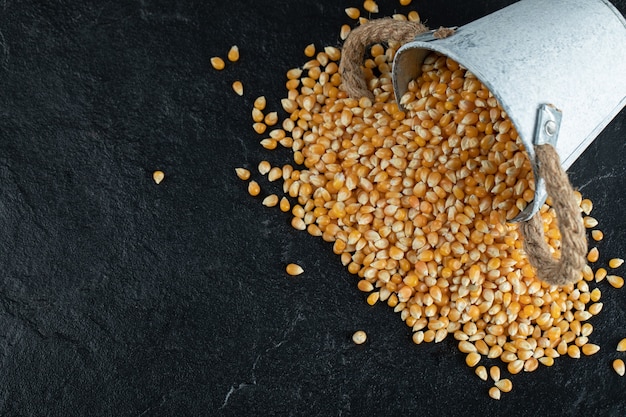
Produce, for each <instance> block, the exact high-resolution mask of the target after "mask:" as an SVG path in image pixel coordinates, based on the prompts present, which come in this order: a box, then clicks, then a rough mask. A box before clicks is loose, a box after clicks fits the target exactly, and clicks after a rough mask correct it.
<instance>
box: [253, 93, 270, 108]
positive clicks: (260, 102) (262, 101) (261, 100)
mask: <svg viewBox="0 0 626 417" xmlns="http://www.w3.org/2000/svg"><path fill="white" fill-rule="evenodd" d="M252 105H253V107H254V108H255V109H257V110H261V111H263V110H265V106H266V105H267V99H266V98H265V96H259V97H257V98H256V99H254V103H253V104H252Z"/></svg>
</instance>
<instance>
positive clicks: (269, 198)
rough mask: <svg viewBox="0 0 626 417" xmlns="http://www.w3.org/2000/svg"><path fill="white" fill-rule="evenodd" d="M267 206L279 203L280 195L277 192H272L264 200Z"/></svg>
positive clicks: (263, 202)
mask: <svg viewBox="0 0 626 417" xmlns="http://www.w3.org/2000/svg"><path fill="white" fill-rule="evenodd" d="M262 204H263V205H264V206H265V207H275V206H276V205H277V204H278V196H277V195H276V194H270V195H268V196H267V197H265V198H264V199H263V201H262Z"/></svg>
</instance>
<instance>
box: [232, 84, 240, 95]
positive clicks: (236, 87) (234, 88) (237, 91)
mask: <svg viewBox="0 0 626 417" xmlns="http://www.w3.org/2000/svg"><path fill="white" fill-rule="evenodd" d="M232 87H233V91H234V92H235V93H237V95H238V96H243V84H242V82H241V81H238V80H237V81H233V84H232Z"/></svg>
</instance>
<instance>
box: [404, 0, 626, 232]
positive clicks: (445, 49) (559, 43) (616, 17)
mask: <svg viewBox="0 0 626 417" xmlns="http://www.w3.org/2000/svg"><path fill="white" fill-rule="evenodd" d="M434 32H435V31H430V32H425V33H423V34H420V35H418V36H417V37H416V38H415V39H414V40H413V41H412V42H409V43H407V44H405V45H403V46H402V47H401V48H400V49H399V50H398V52H397V54H396V56H395V59H394V64H393V83H394V89H395V93H396V97H402V95H403V94H404V93H405V92H406V91H407V86H408V83H409V81H411V80H413V79H415V78H417V77H418V76H419V74H420V67H421V63H422V62H423V60H424V58H425V57H426V55H427V54H428V53H429V52H430V51H436V52H439V53H441V54H444V55H446V56H448V57H450V58H452V59H454V60H455V61H457V62H458V63H460V64H461V65H463V66H464V67H466V68H467V69H468V70H469V71H471V72H472V73H474V74H475V75H476V77H478V79H480V80H481V81H482V82H483V83H484V84H485V85H486V86H487V88H488V89H489V90H490V91H491V92H492V93H493V94H494V95H495V96H496V98H497V99H498V101H499V102H500V104H501V106H502V107H503V108H504V110H505V111H506V112H507V114H508V116H509V118H510V119H511V121H512V122H513V124H514V125H515V127H516V129H517V132H518V134H519V136H520V138H521V140H522V142H523V144H524V146H525V148H526V151H527V153H528V156H529V158H530V161H531V163H532V166H533V171H534V174H535V196H534V200H533V202H532V203H531V204H529V205H528V207H527V208H526V209H525V210H524V211H523V212H521V213H520V214H519V215H518V216H516V217H515V218H514V219H513V220H512V221H526V220H528V219H530V218H531V217H532V216H533V215H534V214H535V213H536V212H537V211H538V210H539V209H540V208H541V206H542V205H543V203H544V202H545V200H546V198H547V193H546V189H545V183H544V179H543V178H541V177H540V176H539V174H538V165H537V160H536V158H535V152H534V148H533V146H534V145H540V144H545V143H550V144H552V145H553V146H555V147H556V150H557V152H558V154H559V157H560V160H561V166H562V168H563V169H564V170H565V169H567V168H569V167H570V165H572V163H574V161H575V160H576V159H577V158H578V157H579V156H580V154H581V153H582V152H583V151H584V150H585V149H586V148H587V147H588V146H589V144H591V142H593V140H594V139H595V138H596V137H597V136H598V134H599V133H600V132H601V131H602V129H604V128H605V127H606V125H607V124H608V123H609V122H610V121H611V120H612V119H613V118H614V117H615V115H617V113H619V111H620V110H621V109H622V108H623V107H624V106H625V105H626V20H624V17H623V16H622V15H621V14H620V13H619V11H617V10H616V9H615V8H614V7H613V6H612V5H611V4H610V3H609V2H608V1H606V0H550V1H545V0H522V1H520V2H518V3H515V4H513V5H511V6H508V7H506V8H504V9H501V10H499V11H497V12H495V13H492V14H490V15H488V16H485V17H483V18H481V19H479V20H476V21H474V22H471V23H469V24H467V25H464V26H462V27H459V28H455V31H454V33H453V34H452V35H450V36H448V37H446V38H441V39H437V38H435V37H434V36H433V33H434Z"/></svg>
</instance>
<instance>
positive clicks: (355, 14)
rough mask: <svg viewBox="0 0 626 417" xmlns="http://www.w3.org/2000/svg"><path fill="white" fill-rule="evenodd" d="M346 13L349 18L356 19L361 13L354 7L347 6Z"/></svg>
mask: <svg viewBox="0 0 626 417" xmlns="http://www.w3.org/2000/svg"><path fill="white" fill-rule="evenodd" d="M346 14H347V15H348V17H349V18H350V19H358V18H359V16H360V15H361V12H360V11H359V9H357V8H356V7H348V8H347V9H346Z"/></svg>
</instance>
